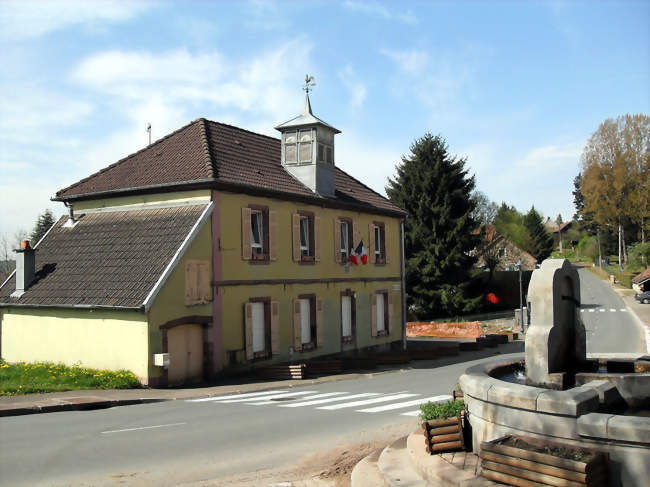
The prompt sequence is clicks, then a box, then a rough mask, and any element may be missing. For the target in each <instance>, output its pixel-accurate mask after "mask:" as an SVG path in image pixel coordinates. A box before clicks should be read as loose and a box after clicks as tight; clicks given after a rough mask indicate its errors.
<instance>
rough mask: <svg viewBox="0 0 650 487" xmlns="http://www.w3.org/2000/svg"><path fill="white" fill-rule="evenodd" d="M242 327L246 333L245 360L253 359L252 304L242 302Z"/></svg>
mask: <svg viewBox="0 0 650 487" xmlns="http://www.w3.org/2000/svg"><path fill="white" fill-rule="evenodd" d="M244 328H245V335H246V360H253V357H254V355H253V305H252V304H251V303H245V304H244Z"/></svg>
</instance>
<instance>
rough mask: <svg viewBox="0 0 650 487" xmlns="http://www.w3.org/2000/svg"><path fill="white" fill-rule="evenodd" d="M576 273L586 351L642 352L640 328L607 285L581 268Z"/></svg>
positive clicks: (642, 340) (643, 338)
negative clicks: (578, 279) (577, 275)
mask: <svg viewBox="0 0 650 487" xmlns="http://www.w3.org/2000/svg"><path fill="white" fill-rule="evenodd" d="M578 273H579V275H580V301H581V306H580V316H581V318H582V321H583V323H584V325H585V332H586V335H587V352H592V353H612V352H639V353H642V354H643V353H646V344H645V334H644V331H643V329H642V328H641V327H640V325H639V324H638V323H637V322H636V320H635V319H634V317H633V316H632V315H631V314H630V312H629V311H627V308H626V307H625V304H624V303H623V300H622V299H621V298H620V296H619V295H618V294H616V292H615V291H614V290H612V288H611V285H610V284H609V283H607V282H606V281H603V280H601V279H598V278H597V277H596V276H595V275H593V274H592V273H591V272H589V271H586V270H584V269H579V271H578Z"/></svg>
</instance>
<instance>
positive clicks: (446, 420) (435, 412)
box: [420, 400, 465, 455]
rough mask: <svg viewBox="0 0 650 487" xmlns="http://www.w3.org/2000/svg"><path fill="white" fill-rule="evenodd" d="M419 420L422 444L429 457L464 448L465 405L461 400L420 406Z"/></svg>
mask: <svg viewBox="0 0 650 487" xmlns="http://www.w3.org/2000/svg"><path fill="white" fill-rule="evenodd" d="M420 420H421V421H422V430H423V432H424V444H425V447H426V450H427V452H428V453H430V454H431V455H433V454H434V453H442V452H447V451H453V450H459V449H464V448H465V440H464V438H463V426H464V423H465V403H464V402H463V401H462V400H455V401H446V402H442V403H432V402H428V403H425V404H422V405H421V406H420Z"/></svg>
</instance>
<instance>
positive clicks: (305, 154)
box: [298, 130, 312, 162]
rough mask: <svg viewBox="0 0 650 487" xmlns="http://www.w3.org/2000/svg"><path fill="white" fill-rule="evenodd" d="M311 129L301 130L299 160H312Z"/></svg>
mask: <svg viewBox="0 0 650 487" xmlns="http://www.w3.org/2000/svg"><path fill="white" fill-rule="evenodd" d="M311 139H312V134H311V130H301V131H300V152H299V157H300V158H299V160H298V162H311Z"/></svg>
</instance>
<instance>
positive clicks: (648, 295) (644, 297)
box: [634, 291, 650, 304]
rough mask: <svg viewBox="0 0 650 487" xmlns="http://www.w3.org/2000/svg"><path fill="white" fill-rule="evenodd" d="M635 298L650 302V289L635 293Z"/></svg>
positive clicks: (645, 302)
mask: <svg viewBox="0 0 650 487" xmlns="http://www.w3.org/2000/svg"><path fill="white" fill-rule="evenodd" d="M634 299H636V300H637V301H639V302H640V303H643V304H650V291H646V292H644V293H640V294H639V293H637V294H635V295H634Z"/></svg>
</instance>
